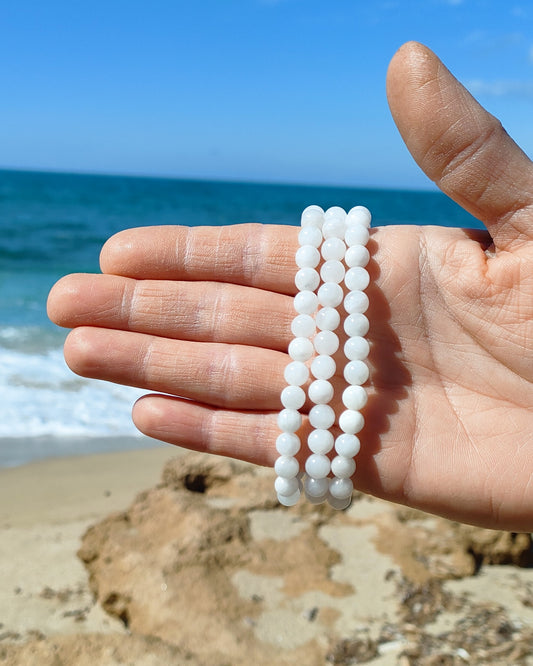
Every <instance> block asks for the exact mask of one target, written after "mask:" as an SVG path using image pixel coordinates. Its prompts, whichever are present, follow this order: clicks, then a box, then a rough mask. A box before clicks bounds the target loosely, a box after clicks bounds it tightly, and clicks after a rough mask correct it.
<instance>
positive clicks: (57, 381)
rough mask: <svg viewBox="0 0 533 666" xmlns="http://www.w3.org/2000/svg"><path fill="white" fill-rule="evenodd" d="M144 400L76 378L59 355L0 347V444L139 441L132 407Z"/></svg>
mask: <svg viewBox="0 0 533 666" xmlns="http://www.w3.org/2000/svg"><path fill="white" fill-rule="evenodd" d="M6 333H7V335H4V336H3V337H4V339H6V338H9V337H10V335H9V329H4V334H6ZM142 394H143V391H141V390H139V389H134V388H131V387H126V386H117V385H115V384H111V383H108V382H100V381H95V380H88V379H84V378H81V377H77V376H76V375H74V374H73V373H72V372H71V371H70V370H69V369H68V367H67V365H66V363H65V361H64V359H63V353H62V350H61V349H58V348H55V349H49V350H48V351H42V352H37V351H32V352H27V351H21V350H19V349H9V348H7V347H4V346H2V345H1V344H0V438H4V437H9V438H12V437H16V438H19V437H41V436H54V437H67V436H69V437H72V436H76V437H105V436H116V437H130V436H132V435H137V434H138V432H137V430H136V429H135V427H134V426H133V424H132V422H131V407H132V404H133V402H134V401H135V400H136V399H137V398H138V397H139V396H141V395H142Z"/></svg>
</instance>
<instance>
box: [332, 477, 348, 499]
mask: <svg viewBox="0 0 533 666" xmlns="http://www.w3.org/2000/svg"><path fill="white" fill-rule="evenodd" d="M329 492H330V495H331V496H332V497H335V498H336V499H344V498H345V497H351V496H352V493H353V483H352V480H351V479H331V480H330V482H329Z"/></svg>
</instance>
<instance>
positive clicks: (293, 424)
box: [278, 409, 302, 433]
mask: <svg viewBox="0 0 533 666" xmlns="http://www.w3.org/2000/svg"><path fill="white" fill-rule="evenodd" d="M301 427H302V415H301V414H300V412H299V411H298V410H296V409H282V410H281V412H280V413H279V414H278V428H279V429H280V430H281V431H282V432H289V433H292V432H296V431H297V430H299V429H300V428H301Z"/></svg>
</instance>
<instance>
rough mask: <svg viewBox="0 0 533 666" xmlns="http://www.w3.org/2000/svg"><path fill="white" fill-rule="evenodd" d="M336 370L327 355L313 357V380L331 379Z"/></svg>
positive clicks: (334, 364)
mask: <svg viewBox="0 0 533 666" xmlns="http://www.w3.org/2000/svg"><path fill="white" fill-rule="evenodd" d="M336 370H337V366H336V363H335V361H334V360H333V359H332V358H331V356H329V355H328V354H320V355H319V356H315V358H314V359H313V362H312V363H311V374H312V375H313V377H315V379H331V378H332V377H333V375H334V374H335V371H336Z"/></svg>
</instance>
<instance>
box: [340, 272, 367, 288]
mask: <svg viewBox="0 0 533 666" xmlns="http://www.w3.org/2000/svg"><path fill="white" fill-rule="evenodd" d="M344 284H345V285H346V286H347V287H348V289H349V290H350V291H364V290H365V289H366V288H367V287H368V285H369V284H370V276H369V275H368V271H367V270H366V268H363V267H362V266H354V267H353V268H349V269H348V270H347V271H346V275H345V276H344Z"/></svg>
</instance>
